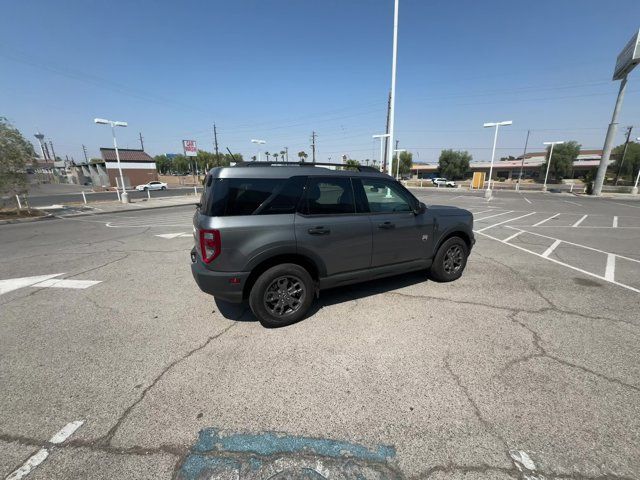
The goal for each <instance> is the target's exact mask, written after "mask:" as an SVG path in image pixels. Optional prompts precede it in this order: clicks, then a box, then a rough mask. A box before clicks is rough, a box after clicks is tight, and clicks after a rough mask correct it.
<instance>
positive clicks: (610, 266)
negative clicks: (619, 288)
mask: <svg viewBox="0 0 640 480" xmlns="http://www.w3.org/2000/svg"><path fill="white" fill-rule="evenodd" d="M615 273H616V256H615V255H614V254H613V253H609V254H608V255H607V267H606V268H605V271H604V278H606V279H607V280H609V281H610V282H613V281H614V280H615Z"/></svg>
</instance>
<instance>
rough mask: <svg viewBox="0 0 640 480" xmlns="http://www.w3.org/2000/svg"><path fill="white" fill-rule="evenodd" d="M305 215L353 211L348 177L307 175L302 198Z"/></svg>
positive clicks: (351, 190)
mask: <svg viewBox="0 0 640 480" xmlns="http://www.w3.org/2000/svg"><path fill="white" fill-rule="evenodd" d="M302 210H303V213H305V214H306V215H337V214H349V213H355V211H356V209H355V205H354V201H353V189H352V187H351V179H350V178H349V177H309V180H308V181H307V188H306V191H305V197H304V200H303V209H302Z"/></svg>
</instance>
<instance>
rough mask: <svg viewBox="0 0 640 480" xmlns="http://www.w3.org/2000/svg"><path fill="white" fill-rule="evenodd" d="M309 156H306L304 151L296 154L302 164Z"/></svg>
mask: <svg viewBox="0 0 640 480" xmlns="http://www.w3.org/2000/svg"><path fill="white" fill-rule="evenodd" d="M308 156H309V155H307V154H306V153H304V150H303V151H301V152H298V157H299V158H300V161H301V162H304V161H305V159H306V158H307V157H308Z"/></svg>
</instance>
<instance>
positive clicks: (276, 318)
mask: <svg viewBox="0 0 640 480" xmlns="http://www.w3.org/2000/svg"><path fill="white" fill-rule="evenodd" d="M314 291H315V289H314V285H313V280H312V278H311V275H309V272H307V270H305V269H304V268H303V267H301V266H300V265H296V264H295V263H283V264H281V265H276V266H275V267H271V268H270V269H268V270H266V271H265V272H264V273H263V274H262V275H260V276H259V277H258V279H257V280H256V283H254V284H253V287H252V288H251V292H250V294H249V306H250V307H251V311H252V312H253V314H254V315H255V316H256V317H258V320H260V323H261V324H262V325H263V326H265V327H270V328H273V327H283V326H285V325H291V324H292V323H295V322H297V321H298V320H301V319H302V318H303V317H304V316H305V314H306V313H307V311H308V310H309V307H310V306H311V304H312V303H313V295H314Z"/></svg>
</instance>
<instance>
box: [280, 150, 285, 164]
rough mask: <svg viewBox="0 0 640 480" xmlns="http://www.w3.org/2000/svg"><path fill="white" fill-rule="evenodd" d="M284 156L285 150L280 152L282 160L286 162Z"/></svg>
mask: <svg viewBox="0 0 640 480" xmlns="http://www.w3.org/2000/svg"><path fill="white" fill-rule="evenodd" d="M284 154H285V151H284V150H280V159H281V160H282V161H283V162H284Z"/></svg>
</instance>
